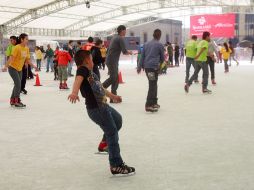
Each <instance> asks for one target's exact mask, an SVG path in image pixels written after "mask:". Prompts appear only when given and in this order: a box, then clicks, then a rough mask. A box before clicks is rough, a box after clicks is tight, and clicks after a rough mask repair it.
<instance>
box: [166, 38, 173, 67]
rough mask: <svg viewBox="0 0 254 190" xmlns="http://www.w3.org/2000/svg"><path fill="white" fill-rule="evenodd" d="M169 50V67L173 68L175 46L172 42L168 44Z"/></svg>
mask: <svg viewBox="0 0 254 190" xmlns="http://www.w3.org/2000/svg"><path fill="white" fill-rule="evenodd" d="M167 50H168V65H169V66H171V67H173V46H172V44H171V43H170V42H167Z"/></svg>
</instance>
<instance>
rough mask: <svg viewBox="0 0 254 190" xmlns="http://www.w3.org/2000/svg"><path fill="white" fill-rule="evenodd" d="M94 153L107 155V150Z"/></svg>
mask: <svg viewBox="0 0 254 190" xmlns="http://www.w3.org/2000/svg"><path fill="white" fill-rule="evenodd" d="M94 154H98V155H108V152H95V153H94Z"/></svg>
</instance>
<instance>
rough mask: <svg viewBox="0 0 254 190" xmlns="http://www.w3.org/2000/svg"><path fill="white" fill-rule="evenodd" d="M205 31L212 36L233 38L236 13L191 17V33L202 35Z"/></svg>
mask: <svg viewBox="0 0 254 190" xmlns="http://www.w3.org/2000/svg"><path fill="white" fill-rule="evenodd" d="M204 31H208V32H210V33H211V37H213V38H214V37H215V38H216V37H224V38H231V37H234V36H235V14H231V13H230V14H219V15H218V14H213V15H199V16H191V17H190V34H191V35H197V36H198V37H200V36H202V34H203V32H204Z"/></svg>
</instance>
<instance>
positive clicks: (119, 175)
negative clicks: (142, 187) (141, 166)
mask: <svg viewBox="0 0 254 190" xmlns="http://www.w3.org/2000/svg"><path fill="white" fill-rule="evenodd" d="M112 175H113V176H112V177H111V178H122V177H132V176H134V175H136V172H132V173H128V174H112Z"/></svg>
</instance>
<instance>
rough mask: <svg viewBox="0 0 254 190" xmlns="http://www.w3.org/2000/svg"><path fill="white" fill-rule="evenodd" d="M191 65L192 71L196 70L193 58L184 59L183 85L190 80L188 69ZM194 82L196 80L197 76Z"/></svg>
mask: <svg viewBox="0 0 254 190" xmlns="http://www.w3.org/2000/svg"><path fill="white" fill-rule="evenodd" d="M191 65H192V66H193V68H194V70H195V68H196V62H195V60H194V58H190V57H186V77H185V83H188V81H189V78H190V68H191ZM195 80H198V76H197V78H196V79H195Z"/></svg>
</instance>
